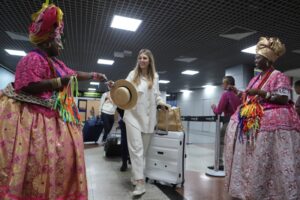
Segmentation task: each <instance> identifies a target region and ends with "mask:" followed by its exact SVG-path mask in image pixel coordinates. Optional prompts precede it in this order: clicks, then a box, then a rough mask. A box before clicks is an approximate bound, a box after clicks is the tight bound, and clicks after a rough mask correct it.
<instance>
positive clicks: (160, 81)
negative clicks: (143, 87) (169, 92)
mask: <svg viewBox="0 0 300 200" xmlns="http://www.w3.org/2000/svg"><path fill="white" fill-rule="evenodd" d="M158 82H159V83H162V84H167V83H170V81H168V80H159V81H158Z"/></svg>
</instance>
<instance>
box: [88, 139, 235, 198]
mask: <svg viewBox="0 0 300 200" xmlns="http://www.w3.org/2000/svg"><path fill="white" fill-rule="evenodd" d="M191 139H192V141H196V142H197V143H193V144H190V145H187V146H186V150H187V159H186V179H185V180H186V181H185V185H184V188H177V192H178V193H179V194H180V195H182V196H184V197H182V198H179V199H188V200H198V199H199V200H206V199H207V200H230V197H229V196H228V195H227V194H226V193H225V192H224V189H223V184H224V183H223V181H224V180H223V178H211V177H208V176H206V175H205V171H206V169H207V166H209V165H211V164H212V163H213V161H214V157H213V156H214V150H213V147H214V144H213V143H211V141H213V140H214V139H213V137H212V136H209V135H207V134H204V135H201V134H195V133H194V134H190V141H191ZM201 139H203V140H204V141H206V142H207V141H210V143H201V141H202V140H201ZM99 141H100V140H99ZM199 141H200V142H199ZM85 159H86V167H87V178H88V188H89V200H101V199H104V200H121V199H122V200H126V199H133V197H132V196H131V191H132V190H133V186H132V185H131V183H130V177H131V173H130V169H129V170H128V171H127V172H120V171H119V168H120V166H121V161H120V158H116V159H107V158H106V157H105V156H104V150H103V147H102V146H100V145H95V144H85ZM146 189H147V192H146V193H145V195H143V196H142V197H140V198H137V199H148V200H165V199H171V198H172V197H170V195H166V194H167V193H166V194H165V193H164V192H166V191H164V192H162V191H161V190H160V189H159V188H158V187H157V186H156V185H153V184H149V183H147V184H146ZM171 191H174V190H171ZM174 192H175V191H174ZM180 195H178V196H180ZM168 196H169V197H170V198H169V197H168ZM173 199H174V198H172V200H173Z"/></svg>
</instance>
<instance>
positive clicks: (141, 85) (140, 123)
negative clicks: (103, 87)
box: [123, 49, 169, 196]
mask: <svg viewBox="0 0 300 200" xmlns="http://www.w3.org/2000/svg"><path fill="white" fill-rule="evenodd" d="M126 80H128V81H130V82H132V83H133V84H134V85H135V86H136V88H137V92H138V100H137V105H136V106H135V107H134V108H132V109H130V110H125V113H124V118H123V119H124V121H125V124H126V130H127V142H128V150H129V154H130V160H131V166H132V175H133V177H132V183H133V184H135V185H136V187H135V189H134V191H133V195H134V196H137V195H142V194H144V193H145V192H146V189H145V181H144V167H145V162H144V158H145V155H146V153H147V150H148V145H149V143H150V140H151V136H152V134H153V133H154V127H155V125H156V121H157V120H156V111H157V106H158V105H162V107H166V106H169V105H167V104H166V103H165V102H164V101H163V100H162V98H161V97H160V91H159V84H158V74H157V73H156V69H155V62H154V57H153V54H152V53H151V51H150V50H148V49H142V50H140V52H139V54H138V57H137V62H136V66H135V68H134V70H133V71H131V72H130V73H129V75H128V77H127V78H126Z"/></svg>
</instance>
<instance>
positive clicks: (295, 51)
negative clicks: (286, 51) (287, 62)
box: [292, 49, 300, 54]
mask: <svg viewBox="0 0 300 200" xmlns="http://www.w3.org/2000/svg"><path fill="white" fill-rule="evenodd" d="M292 52H293V53H299V54H300V49H296V50H293V51H292Z"/></svg>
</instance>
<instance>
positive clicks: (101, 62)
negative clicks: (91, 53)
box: [97, 58, 115, 65]
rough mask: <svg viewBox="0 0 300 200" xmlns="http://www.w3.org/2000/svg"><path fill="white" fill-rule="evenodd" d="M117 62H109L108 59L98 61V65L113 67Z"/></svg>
mask: <svg viewBox="0 0 300 200" xmlns="http://www.w3.org/2000/svg"><path fill="white" fill-rule="evenodd" d="M114 62H115V61H113V60H107V59H101V58H100V59H98V61H97V63H98V64H103V65H112V64H114Z"/></svg>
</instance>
